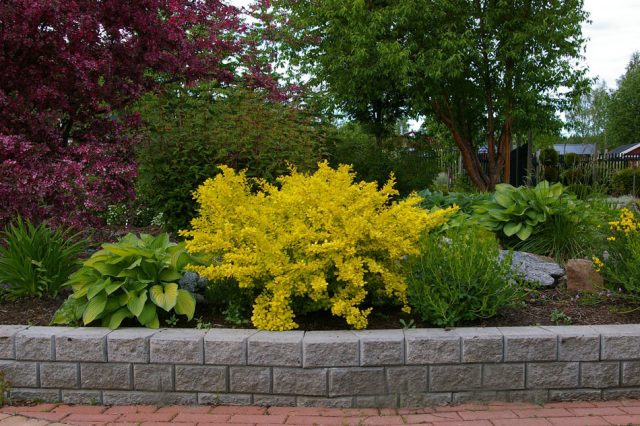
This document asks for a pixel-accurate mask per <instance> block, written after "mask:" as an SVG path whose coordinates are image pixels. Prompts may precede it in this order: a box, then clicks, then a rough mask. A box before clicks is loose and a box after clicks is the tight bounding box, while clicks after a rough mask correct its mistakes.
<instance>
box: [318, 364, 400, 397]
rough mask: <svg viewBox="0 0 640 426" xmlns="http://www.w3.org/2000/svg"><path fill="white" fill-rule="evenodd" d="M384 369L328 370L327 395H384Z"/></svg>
mask: <svg viewBox="0 0 640 426" xmlns="http://www.w3.org/2000/svg"><path fill="white" fill-rule="evenodd" d="M386 393H387V392H386V384H385V377H384V368H376V367H371V368H332V369H330V370H329V395H330V396H343V395H350V396H353V395H384V394H386Z"/></svg>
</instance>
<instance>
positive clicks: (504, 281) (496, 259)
mask: <svg viewBox="0 0 640 426" xmlns="http://www.w3.org/2000/svg"><path fill="white" fill-rule="evenodd" d="M420 248H421V254H420V255H419V256H417V257H414V258H412V259H411V260H410V262H409V264H410V267H409V273H408V279H407V282H408V295H409V303H410V304H411V307H412V309H413V310H414V311H415V312H417V313H418V314H419V315H420V316H421V317H422V319H423V320H425V321H427V322H429V323H430V324H433V325H436V326H440V327H452V326H457V325H460V324H463V323H465V322H468V321H473V320H476V319H478V318H488V317H492V316H494V315H495V314H496V313H497V312H498V310H499V309H500V308H502V307H505V306H508V305H510V304H513V303H516V302H518V301H521V300H522V299H523V298H524V297H525V295H526V290H525V288H524V287H523V285H522V283H521V282H520V281H519V280H517V279H515V278H516V277H514V276H513V274H512V273H511V257H510V256H504V257H501V256H500V247H499V245H498V241H497V240H496V238H495V236H494V235H493V234H491V233H490V232H488V231H486V230H484V229H482V228H480V227H477V226H462V227H458V228H452V229H450V230H448V231H447V232H446V233H445V234H444V235H438V234H429V235H424V236H423V238H422V239H421V242H420Z"/></svg>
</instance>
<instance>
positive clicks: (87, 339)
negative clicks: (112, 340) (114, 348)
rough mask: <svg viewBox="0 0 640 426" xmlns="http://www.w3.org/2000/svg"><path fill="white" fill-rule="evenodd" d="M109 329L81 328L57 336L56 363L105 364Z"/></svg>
mask: <svg viewBox="0 0 640 426" xmlns="http://www.w3.org/2000/svg"><path fill="white" fill-rule="evenodd" d="M109 333H111V330H109V329H108V328H97V327H80V328H74V329H71V330H67V331H65V332H62V333H58V334H56V344H55V348H56V361H84V362H91V361H93V362H104V361H106V360H107V335H108V334H109Z"/></svg>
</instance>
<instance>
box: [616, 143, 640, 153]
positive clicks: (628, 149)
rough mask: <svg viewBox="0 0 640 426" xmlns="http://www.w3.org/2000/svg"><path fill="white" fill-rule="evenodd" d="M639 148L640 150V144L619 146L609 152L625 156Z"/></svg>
mask: <svg viewBox="0 0 640 426" xmlns="http://www.w3.org/2000/svg"><path fill="white" fill-rule="evenodd" d="M637 148H640V142H636V143H630V144H627V145H622V146H619V147H617V148H614V149H612V150H611V151H609V154H614V155H624V154H628V153H630V152H631V151H633V150H634V149H637Z"/></svg>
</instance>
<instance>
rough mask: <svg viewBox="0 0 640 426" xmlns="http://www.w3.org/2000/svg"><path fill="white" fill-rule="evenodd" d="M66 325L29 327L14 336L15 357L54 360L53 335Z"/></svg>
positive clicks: (63, 329) (62, 329) (64, 328)
mask: <svg viewBox="0 0 640 426" xmlns="http://www.w3.org/2000/svg"><path fill="white" fill-rule="evenodd" d="M67 329H68V328H67V327H44V326H42V327H41V326H38V327H29V328H27V329H26V330H21V331H19V332H18V333H16V335H15V336H14V339H15V345H16V359H27V360H37V361H53V360H55V351H54V349H53V348H54V343H53V342H54V336H55V335H56V333H57V332H61V331H65V330H67Z"/></svg>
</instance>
